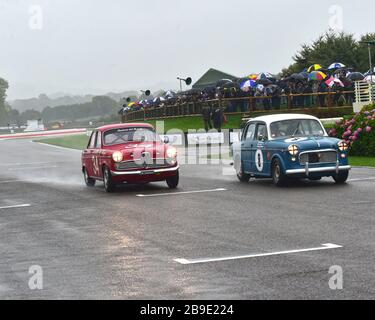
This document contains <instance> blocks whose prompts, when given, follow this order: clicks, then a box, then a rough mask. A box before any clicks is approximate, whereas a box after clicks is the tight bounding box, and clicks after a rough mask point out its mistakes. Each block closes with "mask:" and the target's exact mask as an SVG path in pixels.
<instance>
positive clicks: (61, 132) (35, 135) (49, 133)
mask: <svg viewBox="0 0 375 320" xmlns="http://www.w3.org/2000/svg"><path fill="white" fill-rule="evenodd" d="M86 132H87V130H86V129H66V130H51V131H41V132H27V133H14V134H7V135H0V140H9V139H27V138H39V137H50V136H58V135H70V134H82V133H86Z"/></svg>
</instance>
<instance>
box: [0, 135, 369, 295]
mask: <svg viewBox="0 0 375 320" xmlns="http://www.w3.org/2000/svg"><path fill="white" fill-rule="evenodd" d="M80 155H81V154H80V152H79V151H75V150H69V149H59V148H54V147H51V146H47V145H43V144H38V143H31V141H29V140H17V141H14V140H13V141H12V140H9V141H7V140H5V141H0V256H1V259H0V298H1V299H375V232H374V230H375V228H374V226H375V210H374V209H375V192H374V190H375V189H374V188H375V170H374V169H366V168H361V169H360V168H354V169H353V170H352V172H351V176H350V180H349V182H348V183H347V184H346V185H342V186H339V185H335V184H334V183H333V180H332V179H328V178H326V179H323V180H321V181H317V182H310V181H301V182H296V183H294V184H291V185H289V186H287V187H285V188H281V189H280V188H276V187H275V186H273V184H272V183H271V181H270V180H256V181H255V180H252V181H250V182H249V183H248V184H241V183H240V182H238V181H237V178H236V177H235V176H233V172H232V174H228V173H231V170H232V169H230V168H229V166H228V165H221V164H196V165H193V164H183V165H181V171H180V179H181V180H180V186H179V189H177V190H172V191H171V190H169V189H168V188H167V186H166V184H165V183H153V184H148V185H139V186H134V185H126V186H123V187H121V188H119V189H118V190H117V191H116V192H115V193H113V194H107V193H105V192H104V189H103V187H102V183H97V186H96V187H94V188H88V187H86V186H85V185H84V182H83V177H82V174H81V171H80V169H81V165H80ZM224 173H225V174H224ZM325 244H334V245H335V246H333V247H332V248H326V247H325V246H324V245H325ZM314 248H315V250H312V251H311V250H310V249H314ZM290 251H292V252H290ZM178 259H180V260H178ZM212 259H213V260H212ZM181 262H184V263H185V264H184V263H181ZM35 265H36V266H40V267H41V268H42V271H43V289H42V290H31V289H30V288H29V280H30V278H31V276H32V274H30V273H29V268H30V267H31V266H35ZM332 266H340V267H341V268H342V270H343V289H342V290H332V289H331V288H330V286H329V281H330V278H331V277H332V276H333V274H330V273H329V269H330V268H331V267H332Z"/></svg>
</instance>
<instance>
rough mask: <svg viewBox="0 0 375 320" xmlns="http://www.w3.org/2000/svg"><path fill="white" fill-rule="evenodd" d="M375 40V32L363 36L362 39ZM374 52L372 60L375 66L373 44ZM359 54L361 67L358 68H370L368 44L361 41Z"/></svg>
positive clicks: (363, 69) (362, 69)
mask: <svg viewBox="0 0 375 320" xmlns="http://www.w3.org/2000/svg"><path fill="white" fill-rule="evenodd" d="M371 40H375V33H367V34H365V35H363V36H362V37H361V40H360V42H361V41H371ZM371 49H372V50H371V52H372V61H373V67H374V66H375V46H372V48H371ZM357 56H358V62H359V67H358V69H359V70H361V71H365V70H369V69H370V65H369V56H368V45H367V44H362V43H359V46H358V50H357Z"/></svg>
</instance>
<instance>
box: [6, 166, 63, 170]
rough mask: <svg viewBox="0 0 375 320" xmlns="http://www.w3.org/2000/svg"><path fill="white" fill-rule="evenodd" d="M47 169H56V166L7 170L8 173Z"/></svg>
mask: <svg viewBox="0 0 375 320" xmlns="http://www.w3.org/2000/svg"><path fill="white" fill-rule="evenodd" d="M49 168H58V166H43V167H27V168H9V169H8V171H19V170H42V169H49Z"/></svg>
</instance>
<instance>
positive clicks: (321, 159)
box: [232, 114, 351, 186]
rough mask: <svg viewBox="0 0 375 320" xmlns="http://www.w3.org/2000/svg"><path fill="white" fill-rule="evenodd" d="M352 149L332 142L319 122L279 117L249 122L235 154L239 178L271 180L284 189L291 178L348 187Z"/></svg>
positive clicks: (293, 116)
mask: <svg viewBox="0 0 375 320" xmlns="http://www.w3.org/2000/svg"><path fill="white" fill-rule="evenodd" d="M348 151H349V145H348V144H347V143H346V142H345V141H342V140H339V139H336V138H331V137H329V136H328V134H327V132H326V131H325V129H324V127H323V125H322V123H321V122H320V120H319V119H317V118H315V117H313V116H309V115H303V114H279V115H270V116H264V117H259V118H255V119H252V120H250V121H249V122H248V123H247V124H246V126H245V128H244V131H243V133H242V137H241V141H240V142H237V143H235V144H233V146H232V153H233V160H234V167H235V169H236V173H237V177H238V179H239V180H240V181H241V182H248V181H249V180H250V178H251V177H255V178H272V179H273V182H274V183H275V185H277V186H282V185H284V184H285V182H286V181H287V180H288V178H292V177H294V178H307V179H310V180H320V179H321V178H322V177H332V178H333V179H334V180H335V182H336V183H338V184H341V183H345V182H346V181H347V179H348V176H349V171H350V169H351V167H350V165H349V163H348Z"/></svg>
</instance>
